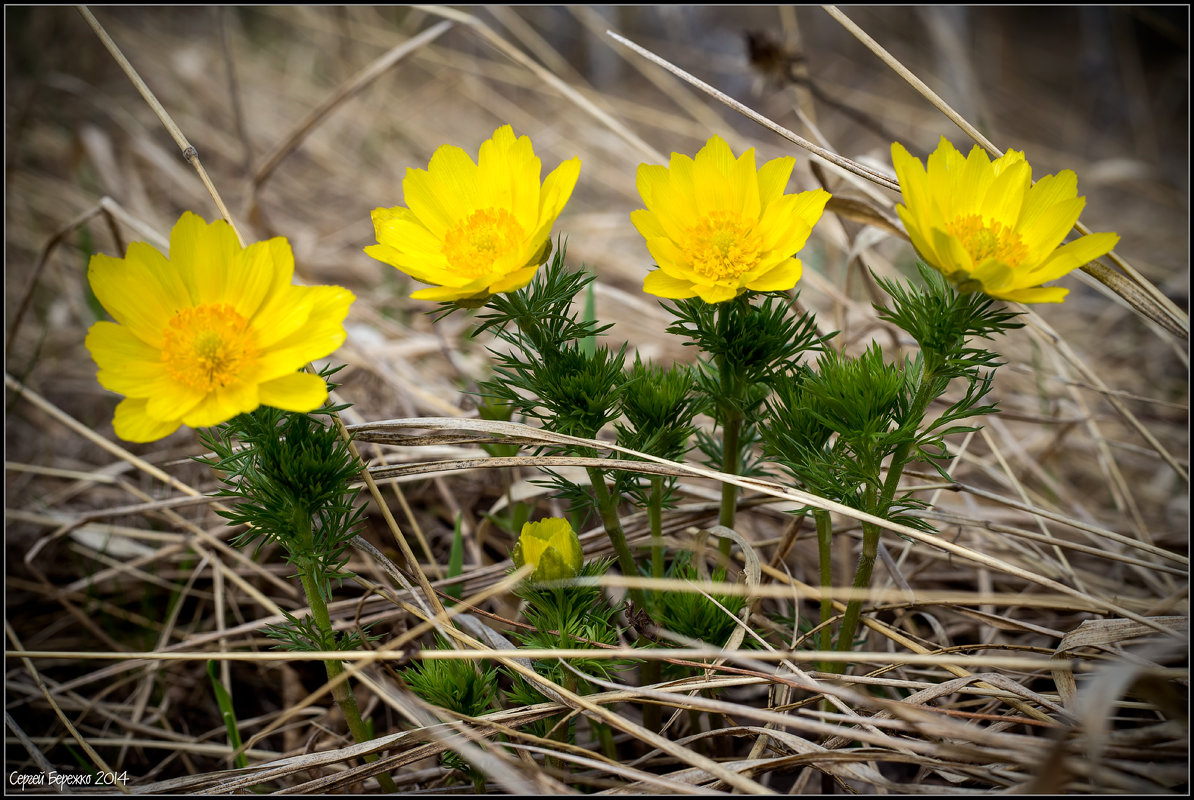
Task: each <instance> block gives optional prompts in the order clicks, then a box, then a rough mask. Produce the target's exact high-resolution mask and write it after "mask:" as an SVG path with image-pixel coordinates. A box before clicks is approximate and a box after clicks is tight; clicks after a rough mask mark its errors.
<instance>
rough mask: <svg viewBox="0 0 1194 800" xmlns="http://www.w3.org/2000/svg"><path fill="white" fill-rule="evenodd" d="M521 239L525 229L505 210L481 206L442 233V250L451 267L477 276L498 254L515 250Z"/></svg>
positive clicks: (485, 269)
mask: <svg viewBox="0 0 1194 800" xmlns="http://www.w3.org/2000/svg"><path fill="white" fill-rule="evenodd" d="M525 239H526V232H525V231H523V229H522V226H521V225H519V224H518V220H516V219H515V218H514V215H513V214H511V213H510V212H509V211H507V210H506V209H504V208H482V209H479V210H477V211H474V212H473V213H471V214H469V215H468V216H467V217H465V218H464V219H462V220H461V221H459V222H457V223H456V225H455V226H454V227H453V228H452V229H451V230H450V231H448V232H447V234H445V236H444V246H443V250H442V252H443V254H444V258H446V259H447V260H448V263H449V264H450V265H451V266H452V269H454V270H458V271H460V272H462V273H463V274H465V275H467V276H468V277H470V278H479V277H481V276H483V275H487V274H489V273H490V272H491V271H492V270H493V264H494V262H495V261H497V260H498V259H499V258H501V257H502V256H504V255H508V254H510V253H514V252H515V251H517V250H518V248H519V247H520V246H521V245H522V243H523V241H524V240H525ZM519 266H521V265H519Z"/></svg>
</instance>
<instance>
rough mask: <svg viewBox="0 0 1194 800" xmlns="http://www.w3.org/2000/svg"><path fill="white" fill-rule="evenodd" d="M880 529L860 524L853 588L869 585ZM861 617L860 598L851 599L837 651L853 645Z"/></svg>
mask: <svg viewBox="0 0 1194 800" xmlns="http://www.w3.org/2000/svg"><path fill="white" fill-rule="evenodd" d="M879 532H880V528H879V526H878V525H875V524H873V523H870V522H864V523H862V552H861V553H860V554H859V556H858V569H857V570H856V571H855V573H854V588H855V589H857V590H860V591H861V590H863V589H866V588H867V587H868V586H870V583H871V572H872V571H874V569H875V556H876V554H878V552H879ZM861 615H862V598H861V597H853V598H851V599H850V602H849V603H847V604H846V613H845V615H844V616H843V617H842V627H841V630H840V631H838V635H837V636H838V638H837V650H839V651H840V652H845V651H847V650H849V649H850V648H851V647H852V646H853V644H854V634H855V632H856V631H857V630H858V620H859V618H860V617H861ZM845 667H846V665H845V664H842V663H838V664H837V665H836V670H835V671H838V672H841V671H844V670H845Z"/></svg>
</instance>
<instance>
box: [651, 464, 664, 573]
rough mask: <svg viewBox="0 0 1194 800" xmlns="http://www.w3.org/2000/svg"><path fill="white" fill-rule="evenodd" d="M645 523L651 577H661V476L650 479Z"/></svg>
mask: <svg viewBox="0 0 1194 800" xmlns="http://www.w3.org/2000/svg"><path fill="white" fill-rule="evenodd" d="M647 521H648V522H649V524H650V525H651V577H652V578H662V577H663V476H662V475H655V476H652V478H651V494H650V496H649V497H648V498H647Z"/></svg>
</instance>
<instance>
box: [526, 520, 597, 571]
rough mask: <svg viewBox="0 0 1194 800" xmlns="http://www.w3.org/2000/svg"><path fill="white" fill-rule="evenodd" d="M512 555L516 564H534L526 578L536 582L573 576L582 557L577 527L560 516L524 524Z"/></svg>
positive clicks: (578, 569)
mask: <svg viewBox="0 0 1194 800" xmlns="http://www.w3.org/2000/svg"><path fill="white" fill-rule="evenodd" d="M511 557H512V558H513V560H514V566H516V567H521V566H523V565H524V564H530V565H531V566H532V567H534V568H535V571H534V572H533V573H531V576H530V578H528V580H531V581H535V582H543V581H558V580H563V579H564V578H575V577H576V574H577V573H578V572H580V568H581V565H582V564H583V561H584V557H583V554H582V553H581V549H580V539H579V538H578V537H577V535H576V531H574V530H572V526H571V525H569V524H568V520H566V519H560V518H559V517H549V518H547V519H541V520H539V521H538V522H528V523H527V524H525V525H523V526H522V533H521V534H520V535H519V537H518V542H517V543H516V544H515V545H514V552H513V553H512V554H511Z"/></svg>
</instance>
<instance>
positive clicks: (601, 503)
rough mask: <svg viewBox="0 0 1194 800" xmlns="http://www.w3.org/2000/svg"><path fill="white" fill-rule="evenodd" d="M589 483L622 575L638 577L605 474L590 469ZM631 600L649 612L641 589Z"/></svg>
mask: <svg viewBox="0 0 1194 800" xmlns="http://www.w3.org/2000/svg"><path fill="white" fill-rule="evenodd" d="M588 470H589V482H590V483H591V484H592V486H593V496H594V497H595V498H596V499H597V511H598V512H599V513H600V514H601V524H602V525H604V526H605V533H606V535H607V536H609V540H610V542H611V543H612V544H613V546H614V552H615V553H617V555H618V566H619V567H620V568H621V569H622V574H623V575H625V576H626V577H628V578H637V577H638V565H637V564H636V563H635V562H634V555H633V554H632V553H631V552H630V545H628V544H627V543H626V534H625V533H624V532H623V531H622V521H621V520H620V519H618V509H617V508H615V507H614V501H613V498H612V497H610V494H609V489H607V488H606V486H605V474H604V473H602V471H601V470H599V469H597V468H596V467H589V468H588ZM629 594H630V599H631V600H633V601H634V604H635V605H636V606H638V607H639V608H641V609H643V610H644V611H648V612H649V609H648V608H647V603H646V601H645V600H644V598H643V592H642V590H641V589H638V588H634V589H630V590H629Z"/></svg>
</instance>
